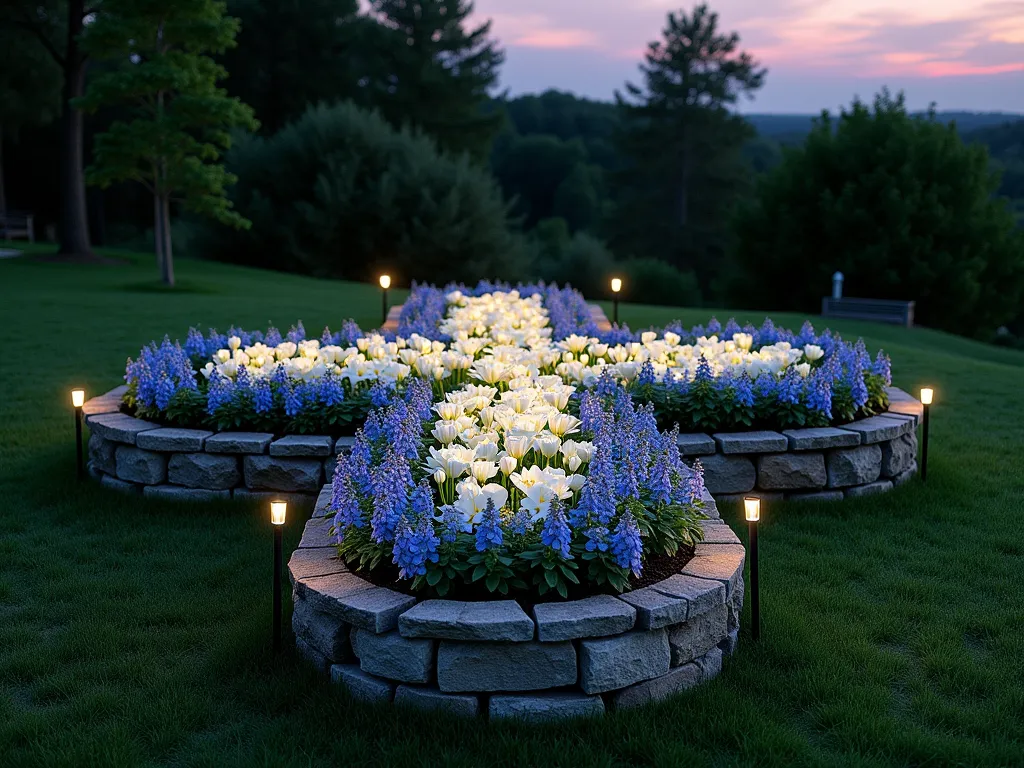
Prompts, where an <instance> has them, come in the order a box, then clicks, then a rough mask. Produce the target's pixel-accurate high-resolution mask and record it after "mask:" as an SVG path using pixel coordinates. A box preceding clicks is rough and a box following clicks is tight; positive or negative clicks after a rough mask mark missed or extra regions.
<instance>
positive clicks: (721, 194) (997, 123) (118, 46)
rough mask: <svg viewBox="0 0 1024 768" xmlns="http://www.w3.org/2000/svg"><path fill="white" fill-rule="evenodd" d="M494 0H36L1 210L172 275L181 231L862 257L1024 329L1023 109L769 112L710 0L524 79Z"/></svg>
mask: <svg viewBox="0 0 1024 768" xmlns="http://www.w3.org/2000/svg"><path fill="white" fill-rule="evenodd" d="M472 10H473V7H472V3H471V2H468V0H373V2H369V3H366V4H363V6H362V7H360V5H359V4H358V3H357V0H227V2H226V3H225V2H219V1H218V0H166V1H165V2H162V3H157V4H153V3H148V2H145V1H144V0H103V2H101V3H97V4H95V6H91V7H87V6H86V5H84V4H82V3H81V2H75V1H74V0H9V2H8V3H5V4H4V5H3V7H2V9H0V62H2V63H3V64H4V66H3V67H0V136H2V137H3V140H2V141H0V212H2V211H3V210H4V208H5V206H6V207H8V208H11V209H17V208H26V209H33V210H34V211H35V212H36V213H37V215H38V216H37V218H38V219H39V220H40V221H41V222H44V223H45V222H52V223H53V224H54V225H56V230H57V235H58V237H59V243H60V250H61V252H63V253H65V254H68V255H74V256H76V257H80V256H84V255H88V253H89V252H90V249H91V247H92V245H93V244H119V245H125V246H132V247H149V248H153V250H154V251H155V252H156V253H157V255H158V262H159V264H160V266H161V271H162V274H163V277H164V279H165V281H167V282H171V281H172V280H173V264H172V253H173V252H174V248H172V239H173V241H174V243H176V247H177V250H178V251H179V252H184V253H186V254H190V255H193V256H200V257H208V258H217V259H224V260H232V261H237V262H241V263H246V264H251V265H254V266H263V267H268V268H273V269H280V270H286V271H300V272H305V273H308V274H314V275H323V276H331V277H344V278H352V279H365V278H366V277H367V276H369V275H371V274H372V273H373V272H374V271H375V270H378V269H382V268H387V269H389V270H391V271H393V272H394V273H395V274H396V276H400V277H401V279H404V280H411V279H429V280H441V279H447V278H449V277H451V278H453V279H454V278H463V279H475V278H476V277H480V276H492V277H501V278H507V279H519V278H543V279H547V280H557V281H559V282H565V281H571V282H573V283H574V284H576V285H578V286H579V287H580V288H581V289H583V290H584V291H585V292H586V293H589V294H590V295H594V296H598V295H601V294H603V293H604V291H605V289H606V285H607V279H608V277H609V276H610V275H611V274H612V273H613V272H614V273H618V274H620V275H622V276H623V277H624V278H625V281H626V286H627V291H628V297H629V298H630V299H632V300H636V301H645V302H649V303H669V304H677V305H679V304H682V305H699V304H702V303H705V304H718V305H721V304H724V303H727V302H742V303H743V304H745V305H749V306H755V305H756V306H757V307H759V308H776V309H793V310H799V311H805V312H814V311H816V308H817V306H818V301H819V300H820V296H821V294H822V293H823V292H824V291H826V290H827V288H828V275H830V274H831V272H832V271H834V270H835V269H837V268H838V269H842V270H843V271H844V272H845V273H846V274H847V279H848V286H849V289H850V290H852V291H854V292H856V293H858V294H860V295H864V296H872V297H879V298H906V299H915V300H917V302H918V316H919V318H920V319H921V321H922V322H925V323H927V324H931V325H935V326H938V327H946V328H949V329H951V330H954V331H957V332H962V333H972V334H976V335H984V334H986V333H990V332H991V331H992V330H993V329H994V328H996V327H997V326H999V325H1004V324H1009V325H1010V326H1011V328H1013V329H1015V330H1018V331H1019V330H1024V329H1020V328H1019V324H1020V322H1021V312H1020V309H1019V305H1020V298H1021V295H1022V282H1024V246H1022V241H1021V234H1020V229H1019V220H1020V218H1021V217H1024V121H1018V122H1016V123H1012V122H1006V121H1005V120H1004V119H1003V118H1004V116H998V115H974V114H970V113H945V114H935V113H926V114H917V115H915V114H909V113H908V112H907V111H906V109H905V106H904V104H903V101H902V98H901V97H899V96H895V97H894V96H890V95H889V94H888V93H883V94H882V95H880V96H879V97H878V98H877V99H876V100H875V101H874V102H873V103H872V104H870V105H865V104H861V103H859V102H854V104H853V105H852V106H851V107H850V108H849V109H847V110H844V111H843V112H841V113H840V114H839V115H836V116H830V115H827V114H823V115H822V116H821V117H820V118H818V119H816V120H815V119H811V118H807V117H801V116H784V115H783V116H773V115H745V116H741V114H740V112H739V111H738V107H739V106H740V105H741V104H743V103H744V102H747V101H749V100H750V99H751V98H752V97H753V96H754V95H755V94H756V93H757V91H758V90H759V88H760V87H761V86H762V85H763V83H764V82H765V79H766V77H767V76H768V73H767V71H766V70H765V68H764V67H763V66H762V65H761V64H760V63H759V62H757V61H755V60H754V59H753V58H752V57H751V56H750V55H749V54H747V53H745V52H744V51H743V50H742V47H741V44H740V38H739V36H738V34H736V33H735V32H730V31H727V30H723V29H721V28H720V25H719V21H718V17H717V15H716V14H715V13H714V12H713V11H712V10H711V9H710V8H709V7H708V6H707V5H703V4H702V5H698V6H696V7H695V8H693V9H691V10H684V11H678V12H673V13H670V14H668V15H667V18H666V22H665V25H664V27H663V29H662V30H661V34H660V35H659V36H658V37H657V39H656V41H655V42H652V43H651V44H650V46H649V47H648V50H647V52H646V53H645V55H644V58H643V61H642V62H641V65H640V69H639V76H638V78H637V80H636V82H634V83H626V84H624V85H623V86H622V88H621V90H620V92H619V93H618V94H617V95H616V100H615V102H598V101H592V100H587V99H581V98H577V97H575V96H573V95H571V94H566V93H560V92H557V91H547V92H545V93H542V94H539V95H528V96H519V97H516V98H509V97H508V96H507V95H504V94H498V93H495V88H496V85H497V82H498V76H499V74H500V68H501V66H502V63H503V61H504V53H503V51H502V50H501V47H500V44H499V42H498V39H497V34H496V31H495V30H493V29H492V28H491V26H490V24H489V23H487V22H486V21H480V20H478V19H477V18H476V17H475V16H472V15H471V14H472ZM498 32H500V30H499V31H498ZM652 32H653V30H652ZM652 37H653V35H652ZM5 44H6V45H5ZM951 122H955V123H956V125H957V128H953V127H951V126H950V123H951ZM1004 122H1005V124H1002V123H1004ZM958 129H959V131H960V132H958ZM886 147H888V148H889V150H888V151H885V148H886ZM5 148H6V149H7V152H6V154H4V153H3V151H2V150H3V149H5ZM55 149H56V151H55ZM12 150H13V151H12ZM4 181H6V185H5V184H4V183H3V182H4ZM86 181H88V182H89V183H90V184H92V185H95V186H93V187H90V188H89V189H88V191H87V189H86ZM137 184H142V185H143V186H145V188H146V189H147V190H148V191H149V192H150V193H151V195H150V198H149V199H148V200H147V198H146V197H144V196H140V195H138V194H137V193H136V192H135V191H133V187H134V185H137ZM87 202H88V204H87ZM1015 215H1016V217H1017V223H1016V224H1015ZM225 224H226V225H229V226H225ZM172 236H173V237H172ZM946 286H950V287H948V288H947V287H946ZM950 303H955V305H956V308H955V310H951V309H950V308H949V306H948V305H949V304H950ZM1015 324H1016V325H1015Z"/></svg>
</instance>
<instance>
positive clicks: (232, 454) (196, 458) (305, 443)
mask: <svg viewBox="0 0 1024 768" xmlns="http://www.w3.org/2000/svg"><path fill="white" fill-rule="evenodd" d="M124 391H125V388H124V387H118V388H117V389H113V390H111V391H110V392H107V393H106V394H105V395H101V396H100V397H95V398H93V399H92V400H90V401H89V402H87V403H86V404H85V407H84V409H83V410H84V412H85V421H86V425H87V426H88V427H89V432H90V436H89V449H88V467H89V473H90V474H91V475H92V476H93V477H95V478H97V479H98V480H99V481H100V483H102V484H103V485H105V486H107V487H108V488H113V489H115V490H118V491H123V492H126V493H142V494H143V495H145V496H152V497H156V498H162V499H175V500H180V501H189V500H193V501H212V500H217V499H228V498H235V499H246V500H251V499H257V500H263V499H269V498H270V497H274V498H283V499H285V500H289V501H292V502H294V503H305V504H309V505H311V504H312V503H313V501H314V500H315V498H316V494H317V492H318V491H319V490H320V489H321V487H322V486H323V484H324V480H325V479H330V478H331V477H333V475H334V464H335V462H336V458H335V457H336V456H337V454H338V452H339V451H341V450H343V449H345V448H346V447H348V446H350V445H351V444H352V438H350V437H342V438H338V439H337V440H335V439H334V438H331V437H328V436H327V435H288V436H287V437H279V438H275V437H274V435H272V434H269V433H266V432H220V433H216V432H210V431H207V430H199V429H177V428H171V427H162V426H160V425H159V424H153V423H150V422H148V421H143V420H142V419H136V418H133V417H131V416H128V415H126V414H123V413H121V412H120V411H119V408H120V406H121V398H122V396H123V395H124Z"/></svg>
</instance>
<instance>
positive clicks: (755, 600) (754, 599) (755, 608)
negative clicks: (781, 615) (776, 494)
mask: <svg viewBox="0 0 1024 768" xmlns="http://www.w3.org/2000/svg"><path fill="white" fill-rule="evenodd" d="M743 511H744V513H745V516H746V518H747V529H748V531H749V532H750V537H749V538H750V636H751V637H752V638H754V640H759V639H760V638H761V596H760V594H759V592H758V580H757V524H758V523H759V522H760V520H761V500H760V499H759V498H757V497H756V496H748V497H747V498H745V499H743Z"/></svg>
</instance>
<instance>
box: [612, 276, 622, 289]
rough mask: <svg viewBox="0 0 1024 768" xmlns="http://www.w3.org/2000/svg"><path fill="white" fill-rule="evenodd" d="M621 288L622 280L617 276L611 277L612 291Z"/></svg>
mask: <svg viewBox="0 0 1024 768" xmlns="http://www.w3.org/2000/svg"><path fill="white" fill-rule="evenodd" d="M621 290H622V280H620V279H619V278H617V277H613V278H612V293H618V292H619V291H621Z"/></svg>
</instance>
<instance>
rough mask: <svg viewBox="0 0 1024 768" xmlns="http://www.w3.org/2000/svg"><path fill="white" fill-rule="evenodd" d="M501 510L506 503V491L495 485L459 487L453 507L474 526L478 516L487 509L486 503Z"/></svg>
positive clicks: (474, 484)
mask: <svg viewBox="0 0 1024 768" xmlns="http://www.w3.org/2000/svg"><path fill="white" fill-rule="evenodd" d="M489 501H490V502H493V503H494V508H495V509H497V510H501V509H503V508H504V507H505V504H507V503H508V491H507V490H506V489H505V488H504V487H503V486H500V485H498V484H497V483H488V484H487V485H484V486H482V487H481V486H479V485H477V484H476V483H472V484H469V483H466V484H463V485H460V487H459V490H458V500H457V501H456V502H455V506H456V507H457V508H458V509H459V511H460V512H462V514H463V515H465V516H466V517H467V518H468V519H469V521H470V522H471V523H473V524H474V525H475V524H476V523H478V522H479V521H480V514H481V513H482V512H483V511H484V510H485V509H487V502H489Z"/></svg>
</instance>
